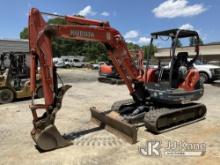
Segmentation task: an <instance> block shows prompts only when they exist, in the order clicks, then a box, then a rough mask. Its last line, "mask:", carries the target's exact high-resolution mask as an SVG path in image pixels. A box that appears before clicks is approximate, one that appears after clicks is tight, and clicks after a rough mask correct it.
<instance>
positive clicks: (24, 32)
mask: <svg viewBox="0 0 220 165" xmlns="http://www.w3.org/2000/svg"><path fill="white" fill-rule="evenodd" d="M20 39H28V28H27V27H25V28H24V29H23V30H22V31H21V32H20Z"/></svg>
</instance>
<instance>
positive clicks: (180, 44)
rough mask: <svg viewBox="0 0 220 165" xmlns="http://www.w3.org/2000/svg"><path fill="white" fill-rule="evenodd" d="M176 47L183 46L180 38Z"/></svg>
mask: <svg viewBox="0 0 220 165" xmlns="http://www.w3.org/2000/svg"><path fill="white" fill-rule="evenodd" d="M176 47H182V43H181V41H180V39H178V38H177V40H176Z"/></svg>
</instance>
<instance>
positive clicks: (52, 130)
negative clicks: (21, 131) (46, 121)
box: [31, 124, 72, 151]
mask: <svg viewBox="0 0 220 165" xmlns="http://www.w3.org/2000/svg"><path fill="white" fill-rule="evenodd" d="M33 132H34V133H33ZM31 135H32V138H33V140H34V141H35V143H36V144H37V148H38V149H40V150H42V151H49V150H54V149H57V148H62V147H66V146H69V145H71V144H72V143H71V142H70V141H69V140H66V139H64V138H63V137H62V136H61V134H60V132H59V131H58V130H57V128H56V126H55V125H52V124H51V125H48V126H47V127H45V128H44V129H43V130H34V131H32V134H31Z"/></svg>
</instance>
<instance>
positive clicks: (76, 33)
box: [28, 8, 206, 151]
mask: <svg viewBox="0 0 220 165" xmlns="http://www.w3.org/2000/svg"><path fill="white" fill-rule="evenodd" d="M42 14H48V13H41V12H40V11H39V10H37V9H35V8H33V9H31V11H30V15H29V26H28V28H29V46H30V56H31V92H32V95H33V99H32V103H31V105H30V109H31V112H32V115H33V126H34V127H33V130H32V131H31V136H32V138H33V140H34V141H35V143H36V144H37V147H38V148H39V149H41V150H44V151H48V150H53V149H56V148H60V147H65V146H68V145H70V144H71V142H70V140H69V139H68V138H67V137H63V136H61V134H60V133H59V131H58V130H57V128H56V126H55V119H56V113H57V112H58V110H59V109H60V108H61V105H62V99H63V96H64V94H65V92H66V91H67V90H68V89H69V88H70V87H71V86H69V85H63V86H61V87H58V82H57V73H56V67H55V66H54V64H53V60H52V58H53V52H52V48H51V39H52V37H54V36H56V37H62V38H66V39H72V40H85V41H94V42H100V43H102V44H103V45H105V47H106V48H107V50H108V56H109V58H110V59H111V61H112V64H113V66H114V67H115V69H116V71H117V72H118V74H119V75H120V77H121V79H123V81H124V82H125V84H126V86H127V88H128V90H129V92H130V95H131V96H132V99H131V100H125V101H119V102H116V103H114V104H113V105H112V108H111V110H108V111H105V112H103V111H99V110H97V109H96V108H94V107H93V108H91V109H90V110H91V115H92V119H95V120H96V121H97V122H98V123H99V124H100V125H101V126H102V127H105V128H111V129H109V130H113V131H112V132H114V133H118V132H120V135H123V136H121V137H123V138H125V139H126V140H127V141H128V142H130V143H135V142H136V141H137V126H138V125H140V124H139V123H141V122H142V123H145V126H146V127H147V130H148V131H152V132H155V133H161V132H164V131H167V130H171V129H173V128H177V127H180V126H183V125H186V124H189V123H192V122H195V121H198V120H201V119H204V117H205V114H206V107H205V105H203V104H200V103H193V102H192V101H193V100H197V99H199V98H200V97H201V96H202V95H203V86H202V85H198V84H200V83H199V74H198V71H197V70H196V69H194V68H193V67H192V65H190V64H189V65H185V72H184V73H185V75H184V76H183V75H181V76H174V74H179V70H183V67H184V66H182V64H183V58H185V54H186V53H180V55H178V58H175V47H176V43H177V39H178V38H179V37H181V38H183V37H195V39H196V41H197V43H198V40H199V36H198V34H197V33H196V32H194V31H189V30H178V29H174V30H169V31H164V32H158V33H153V34H152V40H153V39H155V38H157V37H158V36H160V35H163V36H169V37H170V38H172V48H171V57H172V62H171V63H172V64H171V69H170V76H169V77H170V79H169V80H170V81H169V82H170V83H167V84H162V82H161V81H158V76H157V74H156V72H157V71H158V70H159V71H160V70H161V69H160V67H158V69H151V68H149V67H146V69H145V70H141V71H140V70H139V69H137V67H135V65H134V63H133V62H132V58H131V56H130V53H129V51H128V49H127V45H126V42H125V41H124V39H123V37H122V35H121V34H120V33H119V32H118V31H117V30H116V29H114V28H112V27H111V26H110V24H109V23H108V22H103V21H97V20H91V19H86V18H80V17H75V16H59V15H55V16H56V17H61V18H63V19H64V20H65V21H66V22H67V24H66V25H49V24H47V23H46V22H45V21H44V19H43V17H42ZM196 53H197V55H196V56H195V58H197V57H198V54H199V46H198V44H196ZM38 62H39V64H40V74H41V79H42V86H43V94H44V100H45V102H44V104H35V102H34V96H35V92H36V71H37V63H38ZM177 64H178V65H177ZM179 64H180V65H179ZM177 77H181V79H179V80H178V81H176V78H177ZM174 81H175V85H173V84H174V83H173V82H174ZM115 92H117V91H115ZM39 109H44V110H45V112H44V113H43V115H41V113H39Z"/></svg>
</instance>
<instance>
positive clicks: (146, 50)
mask: <svg viewBox="0 0 220 165" xmlns="http://www.w3.org/2000/svg"><path fill="white" fill-rule="evenodd" d="M142 49H143V50H144V58H145V59H146V58H147V57H148V55H150V58H152V57H154V54H155V52H157V47H156V46H155V45H147V46H142ZM149 49H150V52H149ZM149 53H150V54H149Z"/></svg>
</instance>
